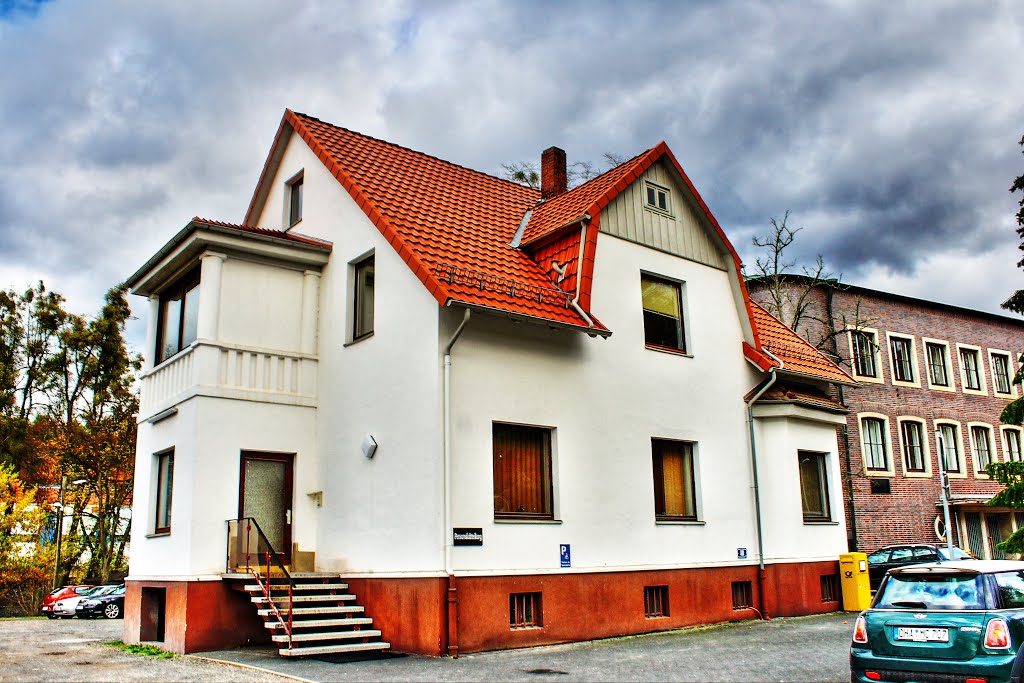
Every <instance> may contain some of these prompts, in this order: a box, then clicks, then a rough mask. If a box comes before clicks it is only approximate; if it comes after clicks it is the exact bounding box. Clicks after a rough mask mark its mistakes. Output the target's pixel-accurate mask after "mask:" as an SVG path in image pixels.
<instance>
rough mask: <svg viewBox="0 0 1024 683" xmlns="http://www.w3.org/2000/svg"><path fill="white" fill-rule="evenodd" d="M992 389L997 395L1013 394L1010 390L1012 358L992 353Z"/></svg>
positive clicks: (1004, 354)
mask: <svg viewBox="0 0 1024 683" xmlns="http://www.w3.org/2000/svg"><path fill="white" fill-rule="evenodd" d="M992 389H993V390H994V391H995V392H996V393H997V394H1012V393H1013V392H1012V389H1010V356H1009V354H1006V353H995V352H993V353H992Z"/></svg>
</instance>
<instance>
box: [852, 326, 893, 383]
mask: <svg viewBox="0 0 1024 683" xmlns="http://www.w3.org/2000/svg"><path fill="white" fill-rule="evenodd" d="M854 332H866V333H868V334H873V335H874V336H875V348H874V349H873V353H874V361H875V373H876V374H877V375H878V376H877V377H871V376H870V375H862V374H860V373H858V372H857V349H856V347H855V346H854V344H853V333H854ZM878 339H879V335H878V330H876V329H874V328H871V327H859V328H853V327H851V328H847V330H846V341H847V343H849V345H850V374H851V375H853V378H854V379H855V380H857V381H858V382H868V383H873V384H882V383H883V382H885V378H884V377H883V376H882V358H881V353H880V351H881V349H880V348H879V347H880V344H879V343H878Z"/></svg>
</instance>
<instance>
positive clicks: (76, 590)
mask: <svg viewBox="0 0 1024 683" xmlns="http://www.w3.org/2000/svg"><path fill="white" fill-rule="evenodd" d="M93 588H95V586H83V585H75V586H61V587H60V588H58V589H56V590H54V591H52V592H51V593H50V594H49V595H47V596H46V597H45V598H43V604H42V605H41V606H40V607H39V612H40V613H41V614H43V615H45V616H46V618H47V619H56V618H57V617H56V616H55V615H54V613H53V606H54V605H55V604H56V603H57V601H58V600H63V599H64V598H73V597H75V596H76V595H85V594H87V593H89V592H90V591H92V589H93Z"/></svg>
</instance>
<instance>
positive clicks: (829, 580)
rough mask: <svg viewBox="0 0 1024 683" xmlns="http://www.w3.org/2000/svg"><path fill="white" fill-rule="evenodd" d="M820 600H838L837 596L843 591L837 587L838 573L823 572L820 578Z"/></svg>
mask: <svg viewBox="0 0 1024 683" xmlns="http://www.w3.org/2000/svg"><path fill="white" fill-rule="evenodd" d="M820 582H821V601H822V602H839V596H841V595H842V594H843V593H842V591H841V590H840V587H839V574H825V575H824V576H822V577H821V578H820Z"/></svg>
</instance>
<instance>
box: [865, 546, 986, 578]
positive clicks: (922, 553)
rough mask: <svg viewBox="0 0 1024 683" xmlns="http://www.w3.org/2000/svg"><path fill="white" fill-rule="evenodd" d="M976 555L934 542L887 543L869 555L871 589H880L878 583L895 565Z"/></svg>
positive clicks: (964, 558)
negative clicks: (950, 548)
mask: <svg viewBox="0 0 1024 683" xmlns="http://www.w3.org/2000/svg"><path fill="white" fill-rule="evenodd" d="M973 559H974V556H973V555H971V554H970V553H968V552H964V551H963V550H960V548H957V547H956V546H954V547H953V552H952V554H950V550H949V548H948V547H947V546H945V545H936V544H933V543H908V544H905V545H887V546H885V547H884V548H882V549H881V550H876V551H875V552H873V553H871V554H870V555H868V580H869V581H870V583H871V590H878V585H879V584H880V583H882V579H884V578H885V573H886V572H887V571H889V570H890V569H893V568H895V567H906V566H907V565H910V564H921V563H923V562H949V561H950V560H973Z"/></svg>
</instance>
